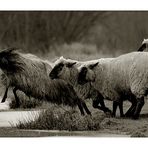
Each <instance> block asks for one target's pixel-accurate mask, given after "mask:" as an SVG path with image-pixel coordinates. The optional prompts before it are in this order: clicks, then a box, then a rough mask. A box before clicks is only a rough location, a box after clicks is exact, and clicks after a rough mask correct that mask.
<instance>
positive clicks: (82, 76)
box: [78, 61, 99, 85]
mask: <svg viewBox="0 0 148 148" xmlns="http://www.w3.org/2000/svg"><path fill="white" fill-rule="evenodd" d="M98 63H99V62H98V61H97V62H93V63H88V64H84V65H82V66H80V67H79V68H78V69H79V75H78V83H79V84H81V85H84V84H85V83H87V82H93V81H94V80H95V73H94V71H93V70H94V68H95V67H96V66H97V65H98Z"/></svg>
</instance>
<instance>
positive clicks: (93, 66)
mask: <svg viewBox="0 0 148 148" xmlns="http://www.w3.org/2000/svg"><path fill="white" fill-rule="evenodd" d="M98 64H99V62H97V63H94V64H91V65H89V68H90V69H93V68H95V67H96V66H97V65H98Z"/></svg>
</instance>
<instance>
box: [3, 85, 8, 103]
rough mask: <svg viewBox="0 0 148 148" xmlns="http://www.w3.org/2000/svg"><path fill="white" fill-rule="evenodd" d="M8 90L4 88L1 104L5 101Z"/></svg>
mask: <svg viewBox="0 0 148 148" xmlns="http://www.w3.org/2000/svg"><path fill="white" fill-rule="evenodd" d="M8 89H9V87H6V90H5V94H4V96H3V99H2V101H1V103H3V102H5V101H6V98H7V94H8Z"/></svg>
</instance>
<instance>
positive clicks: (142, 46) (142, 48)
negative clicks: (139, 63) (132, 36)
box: [137, 43, 146, 52]
mask: <svg viewBox="0 0 148 148" xmlns="http://www.w3.org/2000/svg"><path fill="white" fill-rule="evenodd" d="M145 49H146V43H144V44H142V45H141V46H140V48H139V49H138V50H137V51H139V52H142V51H144V50H145Z"/></svg>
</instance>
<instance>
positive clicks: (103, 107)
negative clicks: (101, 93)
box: [92, 98, 111, 113]
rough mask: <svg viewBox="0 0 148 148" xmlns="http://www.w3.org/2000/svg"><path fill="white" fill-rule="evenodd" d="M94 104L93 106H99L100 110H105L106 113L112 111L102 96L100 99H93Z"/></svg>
mask: <svg viewBox="0 0 148 148" xmlns="http://www.w3.org/2000/svg"><path fill="white" fill-rule="evenodd" d="M98 104H100V105H101V106H99V105H98ZM92 106H93V107H94V108H97V109H99V110H102V111H104V112H105V113H106V112H109V113H111V110H110V109H109V108H107V107H106V106H105V104H104V100H103V99H100V98H99V99H96V100H93V104H92Z"/></svg>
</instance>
